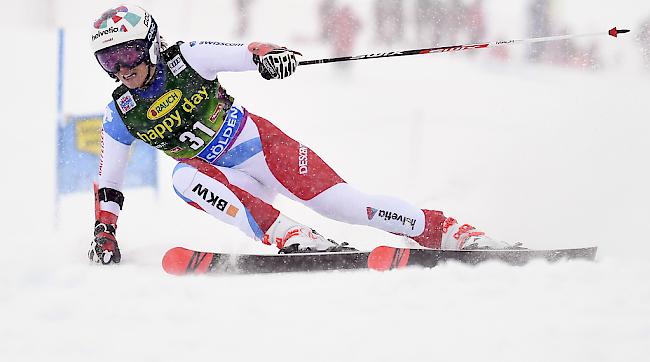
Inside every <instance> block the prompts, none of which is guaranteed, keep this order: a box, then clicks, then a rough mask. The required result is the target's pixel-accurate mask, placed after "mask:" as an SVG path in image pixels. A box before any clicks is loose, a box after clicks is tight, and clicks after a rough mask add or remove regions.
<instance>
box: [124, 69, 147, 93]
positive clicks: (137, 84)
mask: <svg viewBox="0 0 650 362" xmlns="http://www.w3.org/2000/svg"><path fill="white" fill-rule="evenodd" d="M146 69H147V67H146V66H137V67H135V68H133V69H128V70H123V71H122V70H121V71H120V73H118V75H117V78H118V79H119V80H120V82H122V84H124V85H125V86H126V87H127V88H129V89H136V88H141V87H142V86H143V85H144V83H145V81H146V78H147V70H146Z"/></svg>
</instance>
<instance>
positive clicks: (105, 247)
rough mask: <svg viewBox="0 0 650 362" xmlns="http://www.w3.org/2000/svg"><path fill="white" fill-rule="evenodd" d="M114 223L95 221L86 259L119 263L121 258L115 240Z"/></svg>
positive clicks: (102, 262)
mask: <svg viewBox="0 0 650 362" xmlns="http://www.w3.org/2000/svg"><path fill="white" fill-rule="evenodd" d="M115 229H116V226H115V224H107V223H103V222H101V221H99V220H97V221H95V239H94V240H93V241H92V243H90V250H89V251H88V259H90V260H92V261H94V262H95V263H98V264H104V265H106V264H110V263H111V262H113V263H119V262H120V259H122V255H121V254H120V248H119V247H118V246H117V240H115Z"/></svg>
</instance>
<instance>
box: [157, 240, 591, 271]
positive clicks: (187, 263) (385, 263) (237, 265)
mask: <svg viewBox="0 0 650 362" xmlns="http://www.w3.org/2000/svg"><path fill="white" fill-rule="evenodd" d="M596 251H597V247H587V248H576V249H555V250H528V249H512V250H434V249H410V248H395V247H390V246H380V247H377V248H375V249H374V250H372V251H371V252H364V251H352V252H340V253H298V254H272V255H253V254H228V253H210V252H201V251H195V250H190V249H186V248H182V247H176V248H172V249H170V250H168V251H167V253H165V256H164V257H163V260H162V266H163V269H164V270H165V271H166V272H167V273H169V274H173V275H186V274H261V273H287V272H311V271H327V270H349V269H366V268H369V269H373V270H380V271H384V270H391V269H399V268H404V267H408V266H419V267H424V268H433V267H435V266H437V265H438V264H440V263H443V262H446V261H456V262H461V263H466V264H471V265H475V264H479V263H481V262H485V261H489V260H493V261H501V262H504V263H506V264H510V265H524V264H526V263H528V262H529V261H531V260H535V259H538V260H546V261H549V262H555V261H558V260H563V259H584V260H594V259H595V257H596Z"/></svg>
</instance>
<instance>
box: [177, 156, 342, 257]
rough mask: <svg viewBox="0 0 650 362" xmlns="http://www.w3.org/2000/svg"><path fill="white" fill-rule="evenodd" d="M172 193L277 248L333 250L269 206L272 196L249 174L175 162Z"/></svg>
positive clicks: (330, 244)
mask: <svg viewBox="0 0 650 362" xmlns="http://www.w3.org/2000/svg"><path fill="white" fill-rule="evenodd" d="M173 184H174V190H175V191H176V193H177V194H178V196H180V197H181V198H182V199H183V200H184V201H185V202H187V203H188V204H190V205H191V206H194V207H195V208H197V209H199V210H202V211H205V212H207V213H208V214H210V215H212V216H214V217H215V218H217V219H218V220H221V221H223V222H225V223H228V224H231V225H234V226H236V227H237V228H239V229H240V230H241V231H243V232H244V233H245V234H246V235H248V236H249V237H251V238H253V239H257V240H261V241H262V242H263V243H264V244H267V245H276V246H277V247H278V248H280V249H283V248H285V247H291V246H294V247H293V248H292V249H293V250H294V251H297V250H298V248H297V247H295V246H297V245H301V247H302V248H303V249H306V248H308V249H309V250H313V251H324V250H337V248H339V249H340V247H339V246H338V245H337V244H335V243H333V242H332V241H330V240H327V239H325V238H323V237H322V236H320V235H318V234H314V233H313V232H312V230H311V229H309V228H306V227H305V226H304V225H302V224H300V223H298V222H296V221H294V220H292V219H290V218H288V217H286V216H284V215H282V214H281V213H280V212H279V211H278V210H276V209H275V208H273V206H271V205H270V204H269V202H270V200H272V198H273V196H275V194H274V193H273V192H271V191H270V190H269V189H267V188H266V187H264V185H262V184H261V183H259V182H258V181H257V180H255V179H253V178H252V177H250V176H249V175H247V174H245V173H243V172H241V171H238V170H233V169H229V168H225V167H219V166H213V165H210V164H208V163H206V162H204V161H202V160H199V159H192V160H186V161H185V162H184V163H179V164H178V165H177V166H176V168H175V169H174V174H173Z"/></svg>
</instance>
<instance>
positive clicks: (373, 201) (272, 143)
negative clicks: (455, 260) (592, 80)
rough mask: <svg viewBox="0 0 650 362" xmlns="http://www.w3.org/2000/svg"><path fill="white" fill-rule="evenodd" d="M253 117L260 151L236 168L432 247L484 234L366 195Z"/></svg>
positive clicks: (336, 213) (342, 216)
mask: <svg viewBox="0 0 650 362" xmlns="http://www.w3.org/2000/svg"><path fill="white" fill-rule="evenodd" d="M251 120H252V121H253V122H247V125H246V128H247V129H248V131H246V132H247V133H248V134H249V137H251V136H250V135H251V134H252V135H259V140H256V139H255V138H251V140H252V141H251V142H253V141H255V142H257V143H258V145H257V148H256V153H255V154H253V155H249V157H247V158H246V160H245V161H244V162H241V163H239V164H237V165H235V166H234V167H235V168H237V169H240V170H242V171H244V172H246V173H248V174H250V175H251V176H253V177H254V178H255V179H257V180H259V181H260V182H262V183H263V184H264V185H266V186H268V187H270V188H272V189H274V190H276V191H277V192H279V193H282V194H283V195H285V196H287V197H289V198H292V199H294V200H297V201H299V202H301V203H303V204H305V205H306V206H308V207H310V208H311V209H313V210H314V211H316V212H318V213H320V214H321V215H324V216H326V217H328V218H331V219H334V220H338V221H342V222H346V223H350V224H358V225H367V226H371V227H375V228H378V229H381V230H384V231H388V232H391V233H395V234H399V235H405V236H408V237H411V238H412V239H414V240H415V241H416V242H418V243H419V244H421V245H423V246H426V247H430V248H444V249H460V248H462V247H464V246H465V244H466V242H467V241H468V240H470V238H478V237H481V236H483V235H484V233H482V232H479V231H477V230H476V229H474V228H473V227H472V226H470V225H467V224H465V225H462V226H461V225H459V224H458V223H457V222H456V221H455V220H454V219H453V218H447V217H445V216H444V215H443V213H442V212H441V211H435V210H423V209H419V208H417V207H415V206H413V205H411V204H409V203H407V202H405V201H402V200H399V199H396V198H393V197H387V196H378V195H368V194H365V193H363V192H361V191H359V190H357V189H355V188H354V187H352V186H350V185H348V184H347V183H345V181H344V180H343V179H342V178H341V177H340V176H339V175H338V174H336V172H335V171H334V170H332V168H331V167H330V166H329V165H327V164H326V163H325V162H324V161H323V160H322V159H321V158H320V157H319V156H318V155H317V154H316V153H314V152H313V151H312V150H310V149H309V148H307V147H306V146H304V145H302V144H300V143H298V142H297V141H295V140H293V139H292V138H290V137H289V136H287V135H286V134H284V133H283V132H282V131H281V130H279V129H278V128H277V127H275V126H274V125H273V124H271V123H270V122H269V121H267V120H265V119H263V118H261V117H258V116H255V115H253V114H250V118H249V121H251ZM253 128H255V129H254V130H252V129H253ZM484 238H486V237H484ZM490 240H491V239H490ZM470 241H472V242H473V239H472V240H470Z"/></svg>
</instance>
